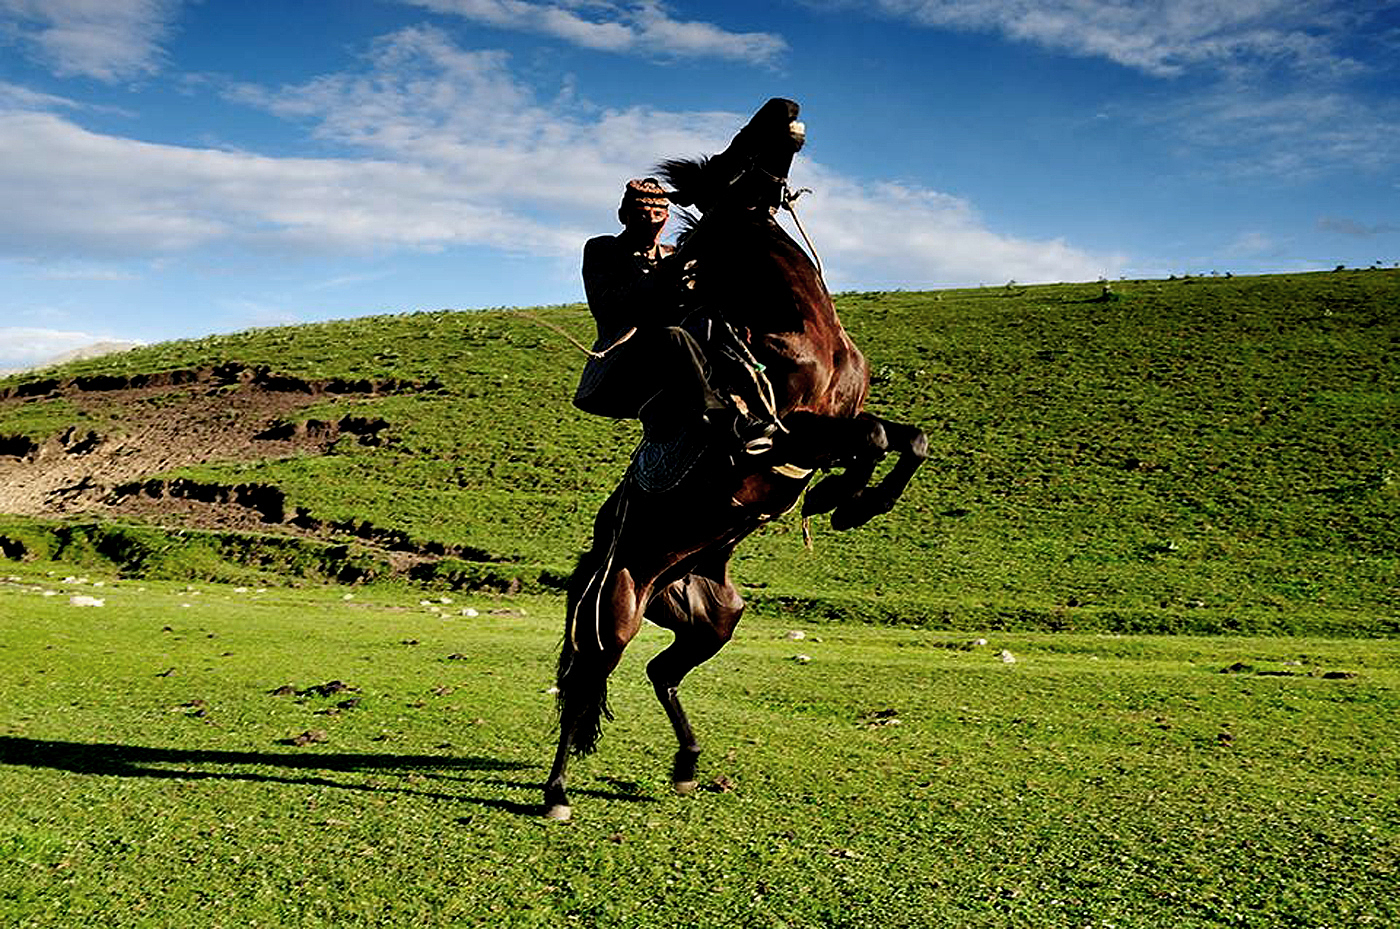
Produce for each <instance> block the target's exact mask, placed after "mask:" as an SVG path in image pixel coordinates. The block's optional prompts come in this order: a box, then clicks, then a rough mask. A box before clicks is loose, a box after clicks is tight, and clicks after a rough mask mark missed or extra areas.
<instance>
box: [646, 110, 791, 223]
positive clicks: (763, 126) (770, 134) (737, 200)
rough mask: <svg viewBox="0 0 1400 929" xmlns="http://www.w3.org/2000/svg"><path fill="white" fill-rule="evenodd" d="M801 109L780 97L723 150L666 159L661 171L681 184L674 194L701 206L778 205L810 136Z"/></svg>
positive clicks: (674, 184) (704, 208)
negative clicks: (711, 154)
mask: <svg viewBox="0 0 1400 929" xmlns="http://www.w3.org/2000/svg"><path fill="white" fill-rule="evenodd" d="M798 111H799V107H798V105H797V104H796V103H794V102H793V101H791V100H785V99H783V98H782V97H774V98H773V99H771V100H769V101H768V102H767V103H765V104H763V106H762V107H760V108H759V110H758V112H757V113H755V114H754V115H753V118H752V119H750V120H749V121H748V124H747V125H745V126H744V128H742V129H740V130H739V132H738V134H736V135H735V136H734V139H733V140H732V141H731V142H730V143H729V147H728V148H726V149H725V150H724V151H722V152H720V153H719V154H718V155H715V156H714V157H712V158H701V159H691V160H684V159H682V160H674V161H664V162H662V163H661V164H660V165H659V166H658V168H657V171H658V172H659V173H660V174H661V176H662V177H664V178H666V180H667V181H669V182H670V184H671V186H672V187H674V188H676V192H675V193H674V194H673V195H672V196H671V199H672V200H673V201H675V202H676V203H679V204H681V205H682V206H688V205H690V204H692V203H693V204H695V206H697V207H698V208H699V209H700V211H701V212H707V211H709V210H711V209H713V208H714V207H716V206H721V205H726V206H739V207H745V208H750V207H776V206H778V205H779V204H780V203H781V202H782V196H783V188H784V184H785V182H786V180H787V175H788V170H789V169H790V168H791V167H792V159H793V156H794V155H796V154H797V152H798V151H799V150H800V149H801V148H802V144H803V143H804V142H805V141H806V140H807V128H806V127H805V126H804V125H803V124H802V122H801V121H800V120H798V118H797V114H798Z"/></svg>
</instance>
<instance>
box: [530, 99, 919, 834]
mask: <svg viewBox="0 0 1400 929" xmlns="http://www.w3.org/2000/svg"><path fill="white" fill-rule="evenodd" d="M797 114H798V107H797V104H795V103H793V102H792V101H790V100H782V99H774V100H769V101H768V102H767V103H766V104H764V106H763V107H762V108H761V109H760V110H759V111H758V113H757V114H755V115H754V117H753V119H752V120H750V121H749V123H748V125H746V126H745V127H744V128H743V129H742V130H740V132H739V134H738V135H737V136H735V138H734V141H733V142H732V143H731V145H730V146H729V148H728V149H726V150H725V151H724V152H722V153H721V154H719V155H716V156H714V157H713V158H709V159H701V160H696V161H670V162H666V163H664V164H663V165H661V167H660V169H659V170H660V171H661V173H662V175H663V176H664V177H665V178H666V179H667V181H669V182H670V184H671V185H672V186H673V187H674V188H675V189H676V193H675V194H674V195H673V199H674V200H676V201H677V202H680V203H682V204H689V203H693V204H694V205H695V206H696V207H697V208H698V209H699V210H700V211H701V212H702V217H701V219H700V220H699V221H698V223H696V225H695V226H694V228H693V229H692V230H690V232H689V234H688V235H687V236H686V237H685V240H684V242H683V244H682V246H681V249H680V252H679V256H678V257H679V259H680V260H681V261H683V262H689V261H692V260H693V261H694V262H695V266H694V267H695V269H696V277H697V281H698V288H697V289H698V294H699V296H698V302H699V303H700V304H701V307H700V309H699V310H698V311H697V312H698V313H700V314H703V315H705V316H707V317H710V318H719V319H721V320H722V321H723V322H725V323H727V324H728V326H729V327H731V328H732V330H734V331H738V332H740V333H742V334H744V336H745V341H746V342H747V346H748V347H749V348H750V349H751V351H752V355H753V357H754V358H755V359H756V360H757V361H758V362H759V363H760V364H761V366H762V369H763V371H764V373H765V374H766V377H767V380H768V382H769V384H771V388H772V389H771V398H772V399H773V400H774V401H775V403H774V406H775V408H776V409H775V412H776V413H777V414H778V415H779V417H780V418H781V422H782V423H783V426H784V430H785V431H783V432H780V433H779V434H778V436H777V437H776V438H775V442H774V447H773V449H772V451H770V452H767V453H766V454H763V455H760V456H757V457H750V456H739V458H740V460H738V461H736V460H734V459H732V458H730V457H727V456H726V455H725V454H724V453H723V451H722V450H719V449H712V450H710V451H708V452H706V453H705V454H704V455H702V457H701V458H700V459H699V461H698V462H696V463H695V465H694V466H693V467H691V468H690V469H689V471H688V472H687V474H686V475H685V477H684V478H683V479H682V480H681V481H680V483H679V484H678V485H677V486H675V487H674V488H672V489H669V490H665V491H662V492H656V491H655V490H654V489H653V490H647V489H644V487H643V485H642V482H640V481H639V480H638V464H637V462H634V464H633V467H632V468H630V469H629V470H628V472H627V475H626V476H625V477H624V478H623V480H622V483H621V484H619V485H618V487H617V489H616V490H614V491H613V493H612V496H611V497H609V498H608V501H607V502H606V503H605V504H604V505H603V507H602V509H601V510H600V511H599V512H598V515H597V518H596V519H595V521H594V526H593V542H592V546H591V547H590V548H589V549H588V551H586V552H585V553H584V554H583V555H582V557H581V558H580V559H579V564H578V568H577V569H576V570H575V572H574V575H573V578H572V580H571V581H570V584H569V594H568V607H567V618H566V621H565V632H564V645H563V649H562V652H561V654H560V657H559V673H558V689H559V695H558V706H559V747H558V751H557V753H556V755H555V758H554V767H553V769H552V770H551V772H550V776H549V781H548V783H547V784H546V785H545V791H544V793H545V812H546V815H547V816H549V817H550V818H553V819H568V818H569V816H570V815H571V810H570V807H569V801H568V797H567V794H566V793H565V769H566V766H567V764H568V760H569V756H570V755H571V754H574V755H586V754H588V753H590V752H591V751H592V750H593V748H594V745H595V743H596V742H597V740H598V737H599V735H600V730H601V725H602V720H603V718H604V717H610V715H611V714H610V713H609V711H608V708H607V680H608V675H609V674H611V673H612V671H613V669H614V668H615V667H616V666H617V663H618V661H619V660H620V659H621V657H622V652H623V650H624V649H625V648H626V647H627V644H628V643H629V642H630V641H631V640H632V637H633V636H635V635H636V633H637V631H638V629H639V628H640V627H641V624H642V619H643V618H644V617H645V618H646V619H650V620H651V621H653V622H655V623H656V624H657V625H660V626H663V627H665V628H667V629H669V630H671V631H672V632H673V633H674V634H675V641H674V642H673V643H672V644H671V645H670V647H668V648H667V649H665V650H664V651H663V652H661V654H659V655H657V656H656V658H655V659H653V660H652V661H651V663H650V664H648V665H647V676H648V677H649V678H650V679H651V682H652V685H653V687H654V688H655V689H656V695H657V697H658V699H660V701H661V704H662V706H663V707H664V708H665V710H666V715H667V716H668V717H669V718H670V721H671V725H672V727H673V728H674V729H675V733H676V738H677V740H678V741H679V748H678V750H677V752H676V756H675V766H674V769H673V780H674V783H675V787H676V790H677V791H679V792H682V793H686V792H689V791H691V790H693V789H694V788H695V786H696V781H695V777H696V774H695V771H696V759H697V757H698V756H699V753H700V747H699V746H698V745H697V744H696V740H695V734H694V732H693V730H692V729H691V726H690V722H689V720H687V718H686V715H685V712H684V711H683V710H682V709H681V704H680V700H679V698H678V697H677V691H678V689H679V687H680V683H681V680H682V679H683V678H684V677H685V675H686V674H687V673H689V672H690V671H691V670H692V669H693V668H695V667H697V666H698V665H700V664H701V663H702V662H704V661H706V660H708V659H709V658H711V657H712V656H713V655H715V654H716V653H717V652H718V651H719V650H720V649H721V648H722V647H723V646H724V644H725V643H726V642H728V641H729V638H730V636H731V635H733V632H734V627H735V626H736V624H737V623H738V622H739V617H740V615H741V614H742V613H743V610H744V601H743V600H742V598H740V596H739V592H738V590H737V589H736V588H735V586H734V584H733V583H732V582H731V581H730V579H729V571H728V565H729V559H730V556H731V555H732V554H733V552H734V549H735V546H737V545H738V544H739V543H740V542H741V541H742V540H743V539H744V538H745V537H746V536H748V535H749V534H750V533H751V532H753V531H754V530H755V529H757V528H758V527H759V526H762V525H763V524H764V523H766V522H768V521H770V520H772V519H774V518H776V517H778V516H780V515H782V514H784V513H786V512H788V511H789V510H791V509H793V508H794V507H795V506H796V504H797V502H798V500H799V498H801V497H802V494H803V491H804V490H807V485H808V483H809V481H810V480H811V476H812V474H813V473H814V471H816V470H819V469H820V470H825V469H829V468H840V469H842V470H841V471H840V472H839V473H835V474H831V475H829V476H827V477H825V478H824V479H823V480H822V481H821V482H819V483H818V484H816V485H815V486H814V487H812V488H811V490H810V491H808V493H807V496H806V499H805V501H804V505H803V515H804V517H806V516H810V515H812V514H814V513H827V512H829V513H831V514H832V515H831V523H832V525H833V526H834V527H835V528H838V529H844V528H850V527H853V526H859V525H861V524H863V523H865V522H866V521H867V520H869V519H871V518H872V517H874V516H876V515H878V514H880V513H884V512H887V511H889V509H890V508H891V507H893V506H894V503H895V500H896V499H898V497H899V495H900V494H901V493H902V492H903V490H904V487H905V486H906V485H907V484H908V482H909V479H910V477H911V476H912V475H913V473H914V470H915V469H916V468H917V467H918V466H919V464H920V463H921V462H922V461H923V459H924V458H925V457H926V456H927V440H926V439H925V437H924V434H923V433H922V432H920V431H919V430H918V429H917V428H914V427H912V426H904V425H899V424H896V423H891V422H888V421H885V420H882V419H879V418H877V417H874V416H872V415H870V414H868V413H865V412H863V411H862V406H863V404H864V402H865V396H866V389H867V387H868V384H869V369H868V367H867V365H866V362H865V358H864V357H863V356H862V355H861V353H860V351H859V349H857V348H856V346H855V344H854V343H852V342H851V340H850V338H849V337H848V336H847V335H846V331H845V330H844V329H843V328H842V327H841V321H840V320H839V319H838V318H837V316H836V310H835V307H834V306H833V305H832V302H831V296H830V294H828V293H827V290H826V286H825V285H824V284H823V282H822V279H821V275H820V274H819V273H818V271H817V269H816V267H815V266H814V265H813V263H812V261H811V259H809V258H808V256H807V254H806V253H805V252H803V250H802V249H801V248H799V247H798V245H797V243H796V242H794V241H793V240H792V238H791V237H790V236H788V235H787V233H786V232H784V231H783V229H782V227H781V226H779V225H778V223H777V222H776V221H774V219H773V214H774V212H775V210H776V209H777V208H779V207H781V206H784V205H787V204H788V198H789V197H790V194H789V192H788V187H787V181H786V179H787V174H788V169H789V167H790V166H791V163H792V158H793V156H794V155H795V154H796V153H797V151H798V149H799V148H801V147H802V143H803V141H804V135H805V130H804V128H803V126H802V124H801V123H800V122H798V121H797ZM891 451H893V452H897V453H898V455H899V460H898V461H897V462H896V463H895V465H894V467H893V468H891V469H890V471H889V473H888V474H887V475H886V476H885V477H884V478H883V479H882V480H881V481H879V482H878V483H875V484H871V481H872V478H873V475H874V472H875V467H876V465H877V464H878V463H879V461H880V460H881V459H882V458H883V457H884V456H885V455H886V454H887V453H888V452H891Z"/></svg>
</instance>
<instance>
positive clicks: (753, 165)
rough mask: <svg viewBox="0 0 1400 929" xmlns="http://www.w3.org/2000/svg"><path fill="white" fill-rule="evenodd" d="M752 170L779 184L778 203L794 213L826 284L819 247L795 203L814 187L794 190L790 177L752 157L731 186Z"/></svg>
mask: <svg viewBox="0 0 1400 929" xmlns="http://www.w3.org/2000/svg"><path fill="white" fill-rule="evenodd" d="M750 171H757V172H758V173H759V174H762V175H763V176H764V177H766V178H768V180H770V181H772V182H773V183H775V184H777V185H778V186H779V188H780V191H779V193H778V205H779V206H780V207H782V208H783V209H785V210H787V211H788V212H789V213H791V214H792V221H793V223H794V224H796V226H797V231H798V232H799V233H800V234H801V235H802V241H803V242H805V243H806V244H807V251H808V252H809V253H810V254H811V256H812V264H814V265H816V267H817V277H820V278H822V283H823V284H825V283H826V275H825V274H823V273H822V259H821V256H820V255H818V254H817V247H816V246H815V245H813V244H812V237H811V236H809V235H807V228H806V227H805V226H803V225H802V217H800V216H798V215H797V207H796V205H795V204H796V203H797V198H798V197H800V196H802V195H803V194H809V193H811V192H812V188H810V187H802V188H800V189H798V190H793V189H792V186H791V185H790V184H788V179H787V178H786V177H779V176H778V175H776V174H774V173H773V172H771V171H767V170H765V169H763V168H760V167H759V166H758V162H757V160H756V159H752V158H751V159H749V164H748V167H746V168H744V170H742V171H740V172H739V173H738V174H736V175H735V176H734V179H733V180H732V181H730V182H729V186H731V187H732V186H734V185H735V184H737V183H738V182H739V179H740V178H742V177H743V176H744V175H745V174H748V173H749V172H750Z"/></svg>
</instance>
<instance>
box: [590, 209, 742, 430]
mask: <svg viewBox="0 0 1400 929" xmlns="http://www.w3.org/2000/svg"><path fill="white" fill-rule="evenodd" d="M660 251H661V253H662V254H661V257H659V258H651V257H649V256H648V255H647V254H646V250H637V249H634V248H633V247H632V246H631V244H630V243H629V242H628V241H627V240H626V238H624V237H623V236H612V235H604V236H598V237H597V238H593V239H589V240H588V242H587V243H586V244H585V245H584V247H583V289H584V293H585V294H586V295H587V297H588V309H589V310H590V311H591V312H592V314H593V320H594V322H595V323H596V324H597V327H598V338H597V340H596V341H595V342H594V343H593V351H594V352H604V353H605V354H604V355H603V357H601V358H599V357H596V356H595V357H590V358H589V359H588V363H587V364H586V365H585V366H584V369H583V375H582V376H581V377H580V379H579V385H578V390H577V392H576V393H575V395H574V405H575V406H577V407H578V408H579V409H581V410H584V411H586V412H589V413H596V414H598V415H600V416H612V417H619V418H631V417H635V416H637V415H638V414H639V411H640V410H641V408H642V407H643V406H645V405H646V404H647V403H648V402H649V401H651V400H653V399H654V398H656V397H657V395H658V393H659V392H660V391H662V390H663V389H666V390H668V391H669V392H670V393H671V394H672V395H673V396H672V397H671V398H670V399H672V400H674V401H675V405H677V406H678V407H680V408H684V407H690V406H692V405H693V404H692V403H691V402H689V401H690V400H691V399H693V397H694V396H697V394H696V393H695V391H697V390H698V391H701V392H702V394H703V395H705V396H706V399H705V400H704V401H703V402H702V403H701V406H700V407H699V408H700V409H703V408H704V407H707V406H712V405H718V403H717V401H715V402H711V401H709V400H708V394H709V386H708V382H707V380H706V376H705V370H704V367H705V362H704V355H703V352H702V351H701V350H700V349H699V347H698V346H696V345H694V344H693V343H694V340H693V339H690V338H689V337H688V336H687V334H686V333H684V332H683V331H681V330H679V329H676V328H675V327H676V325H677V323H679V322H680V317H681V315H682V313H683V310H682V308H681V303H682V301H681V291H680V284H679V275H677V274H675V273H672V270H671V268H670V267H668V262H669V260H670V255H671V254H672V251H673V249H672V248H671V246H669V245H662V246H661V248H660ZM634 327H635V328H636V332H635V333H634V334H633V335H631V336H630V337H627V338H626V339H625V341H622V342H619V340H620V339H623V337H624V336H626V335H627V333H628V332H629V330H631V329H633V328H634ZM683 398H684V399H683Z"/></svg>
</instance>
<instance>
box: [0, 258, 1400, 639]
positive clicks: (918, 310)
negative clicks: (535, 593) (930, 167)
mask: <svg viewBox="0 0 1400 929" xmlns="http://www.w3.org/2000/svg"><path fill="white" fill-rule="evenodd" d="M837 303H838V308H839V310H840V312H841V315H842V319H843V321H844V322H845V324H846V326H847V328H848V329H849V330H850V331H851V333H852V335H853V336H854V337H855V339H856V341H857V342H858V343H859V344H860V345H861V347H862V349H863V350H864V351H865V352H866V354H867V356H868V357H869V359H870V361H871V367H872V370H873V372H874V383H873V386H872V390H871V402H870V408H871V409H872V410H873V411H875V412H877V413H880V414H881V415H886V416H889V417H890V418H893V419H899V420H903V421H914V422H918V423H920V424H921V425H923V427H924V428H925V430H926V431H927V432H928V434H929V437H930V440H931V446H932V457H931V460H930V461H929V463H928V465H927V466H926V467H925V468H924V469H923V471H922V472H921V473H920V474H919V475H918V476H917V477H916V479H915V481H914V485H913V486H912V487H911V489H910V491H909V493H908V494H907V496H906V498H905V500H904V501H903V502H902V504H901V505H900V507H899V508H898V509H896V511H895V512H893V513H891V514H890V515H888V516H886V517H882V518H881V519H879V520H877V521H876V522H874V523H872V524H871V525H869V526H867V527H865V528H863V529H860V530H856V531H854V532H850V533H842V534H837V533H834V532H831V531H830V530H828V529H827V528H826V527H825V525H824V522H823V521H822V520H817V525H816V544H815V548H814V550H813V551H810V552H809V551H807V550H806V549H805V548H804V547H803V545H802V542H801V533H800V528H799V526H798V522H797V520H796V517H795V516H789V517H787V518H785V519H783V520H780V521H778V522H777V523H775V524H773V525H771V526H770V527H768V528H767V529H766V530H765V531H764V532H762V533H760V534H758V535H756V536H754V537H753V538H752V539H751V540H750V541H749V542H748V543H746V545H745V546H744V547H743V548H741V550H740V554H739V556H738V558H737V559H736V562H735V575H736V578H737V579H738V580H739V582H740V583H741V584H743V585H745V588H746V589H745V593H746V596H747V597H748V599H749V600H750V602H751V603H752V604H754V608H755V609H758V610H760V611H763V612H767V613H779V612H784V611H792V612H795V613H798V614H801V615H803V616H806V617H808V618H820V617H833V618H854V619H866V620H877V621H894V622H907V623H921V624H935V625H942V626H952V627H964V628H989V627H998V626H1001V627H1011V626H1015V627H1022V628H1032V627H1033V628H1052V629H1054V628H1076V629H1101V630H1116V631H1127V630H1137V631H1235V630H1249V631H1262V632H1270V631H1280V632H1282V631H1289V632H1302V631H1307V632H1321V633H1356V634H1363V633H1378V632H1396V631H1400V613H1398V611H1397V609H1396V606H1395V604H1396V603H1397V602H1400V555H1397V553H1400V460H1398V459H1400V426H1397V423H1400V311H1397V306H1400V273H1398V272H1395V271H1379V270H1373V271H1354V272H1353V271H1347V272H1333V273H1323V274H1308V275H1290V276H1275V277H1261V278H1208V279H1201V278H1189V279H1185V280H1172V281H1139V282H1122V283H1114V284H1113V287H1112V291H1111V292H1109V293H1106V292H1105V289H1104V287H1103V285H1101V284H1077V285H1056V286H1034V287H1019V286H1008V287H1005V288H995V289H980V290H963V291H945V292H938V293H872V294H847V295H843V296H841V297H840V298H838V301H837ZM558 330H562V331H565V332H569V333H572V334H573V336H574V337H575V338H577V339H579V340H582V341H587V340H588V339H589V337H591V334H592V324H591V321H590V319H589V317H588V314H587V311H586V310H585V309H584V308H582V307H579V306H564V307H550V308H543V309H537V310H530V311H480V312H446V311H444V312H436V313H420V314H413V315H405V316H384V317H367V318H362V319H355V320H349V321H343V322H333V323H324V324H316V325H309V326H298V327H291V328H279V329H263V330H254V331H250V332H244V333H238V334H234V335H229V336H219V337H212V338H208V339H201V340H197V341H187V342H175V343H167V344H163V345H156V346H150V347H145V348H141V349H137V350H134V351H130V352H126V353H123V354H120V355H114V356H107V357H104V358H99V359H93V360H90V361H83V362H77V363H73V364H70V365H67V366H65V367H63V368H61V369H53V370H49V371H46V372H40V373H37V374H29V375H23V376H13V377H10V378H6V379H3V380H0V484H3V485H7V486H8V487H9V492H8V495H7V494H6V492H3V491H0V511H5V512H8V513H10V514H13V515H11V516H7V517H0V547H3V550H4V551H5V552H6V554H8V555H9V556H10V557H25V558H34V557H55V556H56V557H60V558H63V559H67V560H76V561H82V560H84V559H86V560H88V561H94V560H106V561H112V562H115V563H117V564H118V565H119V566H121V567H122V568H123V569H124V570H126V571H127V572H129V573H147V574H151V575H157V576H173V577H180V576H190V577H211V578H217V579H229V580H234V579H239V578H242V577H245V576H246V577H250V578H251V577H253V576H257V577H259V578H261V579H264V580H267V579H276V578H285V577H287V576H289V575H299V576H308V577H322V576H325V577H338V578H340V579H342V580H366V579H372V578H377V577H385V576H391V575H402V574H407V575H410V576H412V577H414V578H416V579H418V580H419V581H421V582H424V583H432V584H447V585H456V586H487V587H490V586H523V587H524V588H525V589H541V588H543V589H551V588H557V586H558V584H559V582H560V579H561V578H562V577H563V576H564V575H565V574H566V573H567V571H568V567H569V565H570V564H571V562H572V559H573V557H574V555H575V553H576V552H577V551H578V550H579V549H580V548H581V547H582V545H583V544H584V543H585V541H586V537H587V533H588V530H589V526H590V521H591V518H592V514H593V512H594V511H595V510H596V508H597V507H598V505H599V504H600V503H601V502H602V501H603V499H604V498H605V497H606V495H607V493H608V492H609V490H610V489H611V487H612V486H613V484H614V482H615V481H616V480H617V479H618V477H619V476H620V475H621V473H622V470H623V468H624V467H625V463H626V460H627V456H628V454H629V452H630V451H631V449H632V447H633V445H634V444H635V442H636V439H637V434H638V433H637V428H636V426H635V424H634V423H612V422H608V421H604V420H600V419H596V418H593V417H590V416H587V415H585V414H583V413H580V412H577V411H576V410H574V409H573V408H572V406H571V405H570V403H569V398H570V396H571V395H572V390H573V385H574V382H575V380H576V377H577V372H578V370H579V368H580V366H581V363H582V356H581V354H580V353H579V351H578V350H577V349H576V348H575V347H574V346H572V345H571V344H570V343H569V342H568V341H567V340H566V339H565V338H564V337H563V336H562V335H561V334H560V331H558ZM157 452H159V453H157ZM45 481H47V482H48V483H44V482H45ZM149 527H160V528H149Z"/></svg>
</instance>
